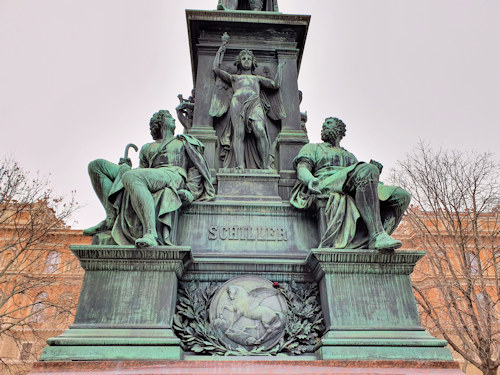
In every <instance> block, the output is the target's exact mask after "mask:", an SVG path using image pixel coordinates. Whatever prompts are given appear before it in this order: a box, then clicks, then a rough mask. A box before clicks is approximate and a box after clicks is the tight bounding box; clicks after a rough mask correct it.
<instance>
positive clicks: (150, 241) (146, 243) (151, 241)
mask: <svg viewBox="0 0 500 375" xmlns="http://www.w3.org/2000/svg"><path fill="white" fill-rule="evenodd" d="M135 246H136V247H152V246H158V241H157V240H156V235H155V234H151V233H146V234H145V235H144V236H143V237H142V238H138V239H137V240H135Z"/></svg>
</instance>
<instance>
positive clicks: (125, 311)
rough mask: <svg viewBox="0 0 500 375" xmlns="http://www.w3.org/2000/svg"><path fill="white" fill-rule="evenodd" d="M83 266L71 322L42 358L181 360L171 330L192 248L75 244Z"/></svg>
mask: <svg viewBox="0 0 500 375" xmlns="http://www.w3.org/2000/svg"><path fill="white" fill-rule="evenodd" d="M71 251H72V252H73V253H74V254H75V255H76V256H77V257H78V259H79V260H80V263H81V265H82V267H83V269H84V270H85V277H84V280H83V286H82V291H81V294H80V299H79V302H78V309H77V312H76V315H75V321H74V323H73V325H72V326H71V327H70V328H69V329H68V330H67V331H66V332H64V333H63V334H62V335H60V336H58V337H54V338H51V339H49V340H48V341H47V344H48V345H49V346H48V347H46V348H45V349H44V351H43V353H42V356H41V360H42V361H64V360H123V359H127V360H168V359H181V356H182V350H181V348H180V345H179V344H180V341H179V339H178V338H177V337H176V336H175V335H174V333H173V331H172V328H171V327H172V319H173V314H174V312H175V304H176V300H177V279H178V277H180V276H181V275H182V273H183V272H184V266H185V264H186V262H188V261H189V260H190V249H189V248H188V247H153V248H148V249H137V248H135V247H132V246H97V245H95V246H71Z"/></svg>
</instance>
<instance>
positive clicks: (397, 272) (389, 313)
mask: <svg viewBox="0 0 500 375" xmlns="http://www.w3.org/2000/svg"><path fill="white" fill-rule="evenodd" d="M424 254H425V253H424V252H423V251H398V252H391V253H385V254H384V253H380V252H378V251H375V250H364V249H362V250H350V249H315V250H313V251H312V252H311V255H310V256H309V259H308V264H309V266H310V267H311V268H312V269H313V273H314V277H315V279H316V280H317V281H318V282H319V287H320V295H321V306H322V309H323V314H324V318H325V325H326V332H325V334H324V336H323V337H322V339H321V342H320V343H318V345H316V350H317V353H318V355H319V357H320V358H321V359H335V360H399V359H401V360H407V361H410V360H429V361H440V360H441V361H451V360H452V357H451V354H450V351H449V350H448V349H446V348H445V346H446V345H447V343H446V341H444V340H438V339H436V338H434V337H432V336H431V335H430V334H429V333H428V332H426V331H425V330H424V328H422V326H421V325H420V320H419V316H418V311H417V305H416V302H415V298H414V296H413V290H412V286H411V282H410V274H411V272H412V271H413V268H414V266H415V263H416V262H417V261H418V260H419V259H420V258H422V257H423V256H424Z"/></svg>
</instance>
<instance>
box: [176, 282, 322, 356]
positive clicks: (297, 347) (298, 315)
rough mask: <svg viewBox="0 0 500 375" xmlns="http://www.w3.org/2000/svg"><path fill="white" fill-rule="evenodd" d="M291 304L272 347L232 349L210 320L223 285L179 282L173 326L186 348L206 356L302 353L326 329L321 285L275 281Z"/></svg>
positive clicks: (311, 347) (316, 340)
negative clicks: (277, 339)
mask: <svg viewBox="0 0 500 375" xmlns="http://www.w3.org/2000/svg"><path fill="white" fill-rule="evenodd" d="M273 286H274V287H275V288H276V289H278V290H279V291H280V293H281V294H282V295H283V296H284V298H285V300H286V303H287V305H288V314H287V325H286V326H285V334H284V336H283V337H282V338H281V339H280V341H279V342H278V343H277V344H276V345H275V346H273V347H272V348H267V349H265V348H264V347H263V346H259V347H256V348H254V349H252V350H247V349H245V348H243V347H238V348H230V347H229V346H228V345H227V344H226V343H224V341H222V340H221V339H219V337H221V336H222V332H221V331H220V330H219V329H218V328H215V327H214V326H213V325H212V324H211V323H210V320H209V315H208V311H209V308H210V303H211V302H212V299H213V297H214V295H215V294H216V293H217V291H218V289H219V288H220V285H218V284H215V283H209V284H207V283H200V282H195V281H192V282H186V283H180V285H179V293H178V301H177V306H176V314H175V315H174V322H173V329H174V332H175V333H176V335H177V336H178V337H179V338H180V340H181V347H182V348H183V350H184V351H190V352H194V353H197V354H207V355H223V356H230V355H238V356H249V355H254V356H255V355H266V356H267V355H277V354H279V353H285V354H290V355H299V354H302V353H305V352H312V349H313V347H314V345H315V344H316V343H317V342H318V340H319V338H320V334H321V333H322V332H323V331H324V325H323V314H322V312H321V306H320V304H319V291H318V286H317V285H316V284H314V283H300V284H298V283H295V282H294V281H292V282H290V283H282V284H278V283H274V284H273Z"/></svg>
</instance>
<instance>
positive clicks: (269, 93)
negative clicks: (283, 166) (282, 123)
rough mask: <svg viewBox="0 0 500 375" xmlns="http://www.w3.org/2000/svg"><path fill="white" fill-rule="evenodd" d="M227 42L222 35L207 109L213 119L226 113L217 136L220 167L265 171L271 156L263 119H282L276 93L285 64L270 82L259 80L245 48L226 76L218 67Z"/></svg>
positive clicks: (251, 59) (265, 123) (283, 114)
mask: <svg viewBox="0 0 500 375" xmlns="http://www.w3.org/2000/svg"><path fill="white" fill-rule="evenodd" d="M228 40H229V36H228V35H227V33H225V34H224V35H223V36H222V45H221V46H220V48H219V50H218V51H217V54H216V55H215V59H214V65H213V71H214V73H215V75H216V77H217V79H216V82H215V90H214V95H213V97H212V104H211V107H210V116H213V117H221V116H223V115H225V114H226V112H228V116H226V120H225V124H224V129H223V131H222V134H221V136H220V144H221V147H222V150H223V151H222V158H223V161H224V164H223V165H224V167H226V168H227V167H236V168H240V169H245V168H259V169H269V168H270V167H271V160H272V159H271V157H272V155H271V142H270V138H269V134H268V130H267V119H266V117H267V116H269V117H270V118H271V119H272V120H281V119H283V118H285V117H286V112H285V109H284V108H283V101H282V99H281V96H280V93H279V91H278V90H279V88H280V86H281V81H282V68H283V65H284V64H285V62H282V63H280V64H279V65H278V71H277V73H276V77H275V78H274V79H269V78H266V77H262V76H259V75H256V74H255V73H254V71H255V69H256V68H257V60H256V58H255V56H254V54H253V52H252V51H250V50H248V49H245V50H242V51H240V52H239V54H238V55H237V56H236V59H235V63H234V64H235V65H236V67H237V69H238V72H237V74H230V73H228V72H227V71H225V70H223V69H221V68H220V65H221V62H222V60H223V59H224V53H225V52H226V44H227V41H228ZM249 134H251V136H248V135H249Z"/></svg>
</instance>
